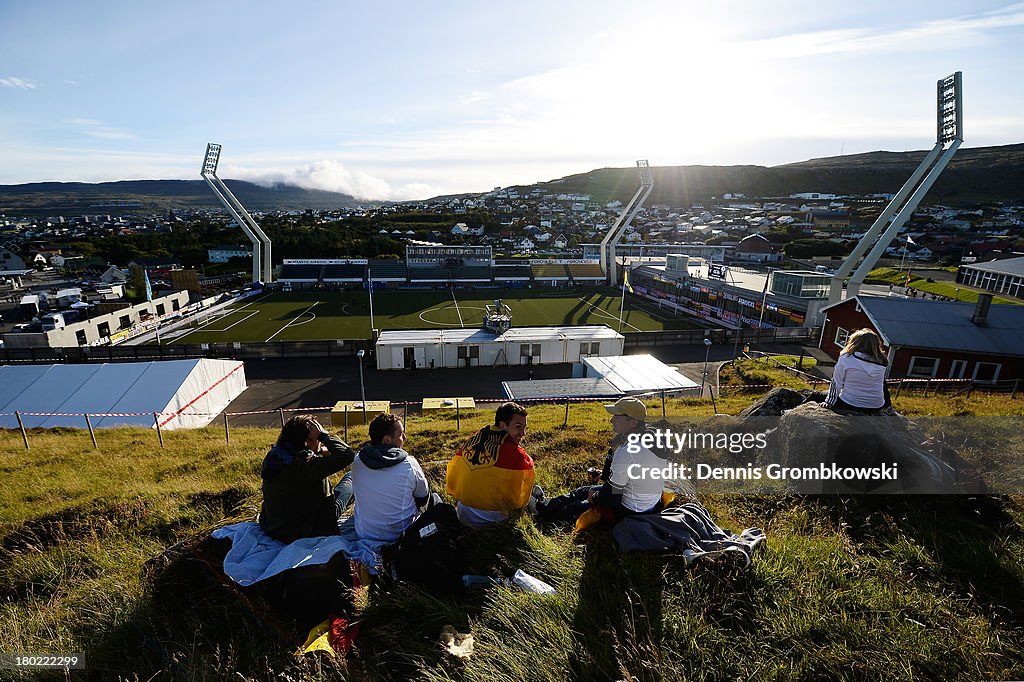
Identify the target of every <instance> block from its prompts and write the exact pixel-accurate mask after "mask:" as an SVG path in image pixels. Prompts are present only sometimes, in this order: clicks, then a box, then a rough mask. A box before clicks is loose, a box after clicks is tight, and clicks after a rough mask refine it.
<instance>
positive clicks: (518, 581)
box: [512, 569, 555, 594]
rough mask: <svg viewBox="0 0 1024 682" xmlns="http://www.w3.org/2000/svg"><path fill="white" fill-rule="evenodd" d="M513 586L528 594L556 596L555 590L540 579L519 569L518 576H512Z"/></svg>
mask: <svg viewBox="0 0 1024 682" xmlns="http://www.w3.org/2000/svg"><path fill="white" fill-rule="evenodd" d="M512 584H513V585H515V586H516V587H518V588H520V589H522V590H525V591H527V592H534V593H536V594H554V593H555V588H553V587H551V585H548V584H547V583H546V582H544V581H543V580H540V579H539V578H534V577H533V576H532V575H530V574H529V573H527V572H526V571H524V570H522V569H519V570H517V571H516V574H515V575H514V576H512Z"/></svg>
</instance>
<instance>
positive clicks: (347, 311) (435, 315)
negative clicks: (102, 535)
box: [164, 289, 698, 343]
mask: <svg viewBox="0 0 1024 682" xmlns="http://www.w3.org/2000/svg"><path fill="white" fill-rule="evenodd" d="M509 293H511V295H503V294H509ZM499 296H500V297H501V300H502V302H504V303H505V304H506V305H508V306H509V307H510V308H511V309H512V325H513V326H514V327H531V326H545V325H583V324H605V325H608V326H609V327H611V328H612V329H619V304H620V302H621V300H622V299H621V298H620V292H619V290H617V289H596V290H595V289H589V290H573V291H554V290H548V291H522V290H517V291H514V292H508V291H504V290H496V289H492V290H482V291H455V292H451V291H395V290H388V291H377V292H374V294H373V324H374V326H376V327H377V328H378V329H381V330H388V329H442V328H448V329H451V328H458V327H466V328H477V327H480V326H481V325H482V323H483V315H484V306H485V305H487V304H488V303H491V302H492V301H493V300H494V299H495V298H497V297H499ZM697 326H698V325H696V324H694V323H693V322H692V321H690V320H688V319H686V318H683V317H678V316H675V315H674V314H672V313H670V312H669V311H667V310H660V309H659V308H658V306H657V305H656V304H653V303H651V302H650V301H645V300H642V299H640V298H639V297H637V296H633V295H630V294H627V295H626V305H625V311H624V313H623V316H622V327H621V331H622V332H635V331H660V330H663V329H690V328H694V327H697ZM365 338H370V302H369V298H368V296H367V294H366V292H338V291H317V290H310V291H300V292H291V293H284V292H274V293H268V294H260V295H256V296H252V297H250V298H247V299H244V300H243V301H241V302H239V303H238V305H234V306H230V307H228V308H225V309H223V310H220V311H217V312H214V313H211V314H209V315H200V316H198V317H197V318H196V319H195V320H193V322H192V325H191V326H188V327H184V328H181V329H177V330H174V331H172V332H169V333H167V334H166V335H164V342H165V343H224V342H233V341H239V342H267V341H320V340H331V339H365Z"/></svg>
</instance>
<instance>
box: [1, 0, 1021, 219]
mask: <svg viewBox="0 0 1024 682" xmlns="http://www.w3.org/2000/svg"><path fill="white" fill-rule="evenodd" d="M0 26H2V27H3V39H2V40H0V183H2V184H15V183H23V182H37V181H86V182H100V181H106V180H126V179H162V178H178V179H198V178H199V167H200V163H201V160H202V155H203V152H204V150H205V147H206V143H207V142H219V143H221V144H223V145H224V150H223V154H222V156H221V163H220V169H219V173H218V174H219V175H220V176H221V177H222V178H236V179H244V180H251V181H256V182H262V183H270V182H278V181H284V182H289V183H292V184H297V185H300V186H304V187H309V188H317V189H327V190H333V191H340V192H346V193H348V194H353V195H355V196H357V197H360V198H366V199H392V200H403V199H414V198H425V197H429V196H433V195H437V194H447V193H455V192H475V191H476V192H478V191H486V190H489V189H491V188H492V187H495V186H499V185H501V186H505V185H511V184H515V183H532V182H537V181H545V180H550V179H553V178H557V177H562V176H564V175H568V174H571V173H578V172H584V171H588V170H592V169H594V168H601V167H608V166H614V167H626V166H633V165H634V164H635V161H636V160H637V159H648V160H649V161H650V163H651V165H652V166H668V165H685V164H710V165H731V164H757V165H769V166H770V165H777V164H782V163H791V162H796V161H803V160H805V159H809V158H815V157H823V156H836V155H839V154H841V153H842V154H854V153H860V152H866V151H874V150H879V149H884V150H889V151H905V150H912V149H926V148H929V147H931V146H932V144H934V139H935V84H936V81H937V80H938V79H939V78H941V77H943V76H946V75H948V74H950V73H952V72H954V71H957V70H960V71H963V74H964V75H963V82H964V111H965V117H964V131H965V135H964V137H965V142H964V146H965V147H978V146H987V145H999V144H1013V143H1018V142H1022V141H1024V88H1022V87H1021V83H1024V48H1022V45H1024V3H1013V4H1007V3H1000V2H987V1H985V0H970V1H966V2H943V1H941V0H940V1H928V2H900V1H899V0H889V1H887V2H878V1H875V0H862V1H859V2H849V0H843V1H842V2H835V1H833V0H813V1H808V2H803V1H793V2H765V1H764V0H757V1H751V2H746V1H729V0H725V1H720V2H715V3H712V2H696V1H695V0H694V1H691V0H671V1H667V2H642V1H641V2H622V1H621V0H617V1H615V2H611V1H606V0H586V1H585V2H559V1H557V0H546V1H544V2H534V1H533V0H517V1H516V2H510V3H497V2H468V1H467V2H445V1H439V2H386V1H385V2H375V3H371V2H355V1H350V2H341V1H338V2H326V1H324V2H303V1H295V0H292V1H289V2H281V1H280V0H277V1H275V2H264V1H263V0H249V1H246V2H242V1H240V0H239V1H230V0H229V1H220V0H218V1H215V2H211V1H210V0H204V1H203V2H198V1H192V0H176V1H175V2H166V3H148V2H113V1H110V0H88V1H87V2H82V1H81V0H78V1H74V2H56V1H48V0H34V1H32V2H19V1H17V0H0Z"/></svg>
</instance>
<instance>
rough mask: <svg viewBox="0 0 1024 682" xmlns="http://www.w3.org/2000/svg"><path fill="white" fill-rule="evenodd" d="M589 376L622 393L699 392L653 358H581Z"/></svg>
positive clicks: (684, 379) (690, 383)
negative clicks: (597, 378) (685, 390)
mask: <svg viewBox="0 0 1024 682" xmlns="http://www.w3.org/2000/svg"><path fill="white" fill-rule="evenodd" d="M582 362H583V364H585V365H586V366H587V368H588V369H587V374H588V375H589V376H598V377H600V378H602V379H605V380H607V381H608V383H610V384H611V385H612V386H614V387H615V388H616V389H618V390H619V391H621V392H622V393H645V392H648V391H662V390H665V391H669V390H673V391H674V390H680V389H695V388H699V384H697V383H695V382H693V381H690V380H689V379H687V378H686V377H684V376H683V375H682V374H680V373H679V370H678V369H676V368H675V367H672V366H670V365H666V364H665V363H663V362H662V361H661V360H659V359H657V358H656V357H654V356H653V355H616V356H611V357H589V358H582Z"/></svg>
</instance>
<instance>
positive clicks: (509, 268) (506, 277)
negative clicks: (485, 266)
mask: <svg viewBox="0 0 1024 682" xmlns="http://www.w3.org/2000/svg"><path fill="white" fill-rule="evenodd" d="M492 272H493V273H494V281H495V282H529V281H530V279H531V274H530V266H529V265H526V264H523V263H515V264H511V263H495V264H494V267H493V268H492Z"/></svg>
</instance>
